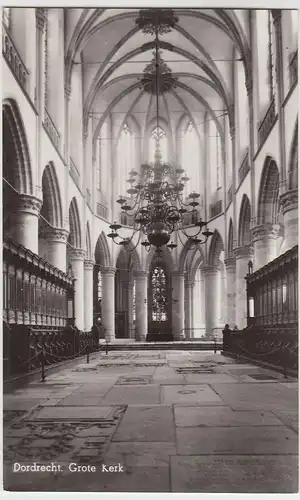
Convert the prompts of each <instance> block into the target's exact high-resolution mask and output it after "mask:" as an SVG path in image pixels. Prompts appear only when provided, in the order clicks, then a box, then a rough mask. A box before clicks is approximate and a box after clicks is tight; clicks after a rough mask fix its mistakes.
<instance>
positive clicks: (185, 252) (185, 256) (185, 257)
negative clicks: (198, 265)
mask: <svg viewBox="0 0 300 500" xmlns="http://www.w3.org/2000/svg"><path fill="white" fill-rule="evenodd" d="M193 246H194V244H193V243H192V242H191V241H190V240H188V241H187V242H186V244H185V245H184V247H183V248H182V250H181V253H180V257H179V266H178V269H179V271H180V272H183V271H184V269H185V267H186V264H187V261H190V262H192V261H193V259H194V255H195V253H198V252H199V254H200V256H201V259H202V260H204V254H203V250H202V246H201V245H199V246H198V247H196V248H195V249H194V250H192V249H191V247H193ZM189 254H191V256H192V258H189Z"/></svg>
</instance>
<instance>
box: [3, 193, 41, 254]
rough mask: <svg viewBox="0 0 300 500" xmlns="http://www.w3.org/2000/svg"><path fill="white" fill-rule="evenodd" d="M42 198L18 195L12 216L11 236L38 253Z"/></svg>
mask: <svg viewBox="0 0 300 500" xmlns="http://www.w3.org/2000/svg"><path fill="white" fill-rule="evenodd" d="M41 206H42V200H40V199H38V198H36V197H34V196H30V195H27V194H20V195H19V196H16V197H15V199H14V202H13V207H14V208H13V213H12V214H11V216H10V231H9V236H10V237H11V238H12V239H13V240H15V241H16V242H17V243H19V244H20V245H23V246H24V247H26V248H28V249H29V250H31V251H32V252H33V253H35V254H38V247H39V243H38V242H39V219H38V215H39V212H40V209H41Z"/></svg>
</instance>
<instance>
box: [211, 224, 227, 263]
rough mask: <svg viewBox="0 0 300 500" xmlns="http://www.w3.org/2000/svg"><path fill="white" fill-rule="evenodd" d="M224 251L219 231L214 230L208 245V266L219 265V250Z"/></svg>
mask: <svg viewBox="0 0 300 500" xmlns="http://www.w3.org/2000/svg"><path fill="white" fill-rule="evenodd" d="M223 251H224V245H223V240H222V238H221V236H220V233H219V231H217V230H215V232H214V234H213V237H212V239H211V243H210V247H209V257H208V263H209V265H210V266H217V267H218V266H219V259H220V255H221V252H223Z"/></svg>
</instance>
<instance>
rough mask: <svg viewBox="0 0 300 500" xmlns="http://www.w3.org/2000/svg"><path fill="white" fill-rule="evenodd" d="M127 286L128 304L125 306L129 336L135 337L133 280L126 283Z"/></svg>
mask: <svg viewBox="0 0 300 500" xmlns="http://www.w3.org/2000/svg"><path fill="white" fill-rule="evenodd" d="M124 286H125V294H126V299H127V301H126V305H125V308H126V310H127V311H128V312H127V315H128V316H127V317H128V337H129V338H133V339H134V338H135V332H134V329H133V282H132V281H128V282H126V283H124Z"/></svg>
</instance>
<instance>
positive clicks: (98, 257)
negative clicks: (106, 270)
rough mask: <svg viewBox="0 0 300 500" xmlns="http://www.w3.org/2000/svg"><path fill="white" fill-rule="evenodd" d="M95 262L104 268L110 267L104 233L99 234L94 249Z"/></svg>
mask: <svg viewBox="0 0 300 500" xmlns="http://www.w3.org/2000/svg"><path fill="white" fill-rule="evenodd" d="M95 261H96V263H97V264H100V265H101V266H104V267H109V266H111V257H110V252H109V247H108V243H107V239H106V236H105V233H104V232H103V231H102V233H101V234H100V236H99V238H98V240H97V243H96V247H95Z"/></svg>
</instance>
